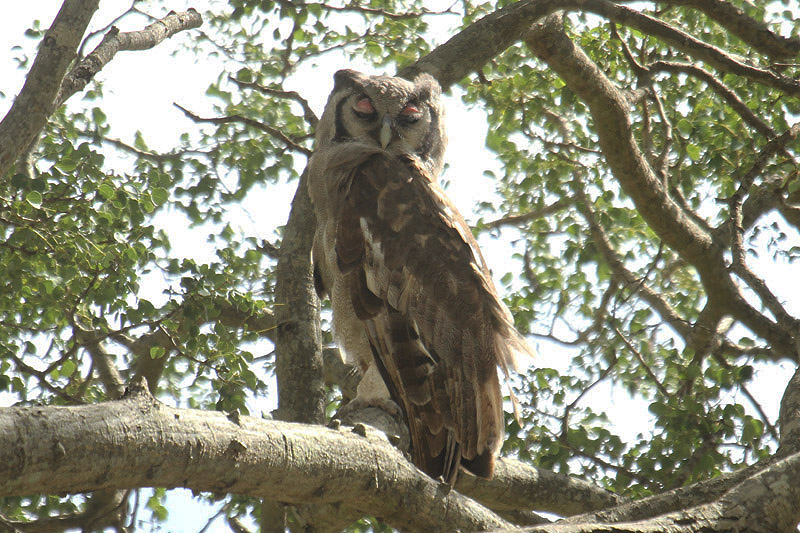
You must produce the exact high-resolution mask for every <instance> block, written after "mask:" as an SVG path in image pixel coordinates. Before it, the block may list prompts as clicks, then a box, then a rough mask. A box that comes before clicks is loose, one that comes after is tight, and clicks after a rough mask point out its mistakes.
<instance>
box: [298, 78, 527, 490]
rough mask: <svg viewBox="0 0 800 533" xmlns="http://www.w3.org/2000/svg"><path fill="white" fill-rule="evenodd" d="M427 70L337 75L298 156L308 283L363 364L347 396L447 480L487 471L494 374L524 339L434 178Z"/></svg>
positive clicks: (433, 97)
mask: <svg viewBox="0 0 800 533" xmlns="http://www.w3.org/2000/svg"><path fill="white" fill-rule="evenodd" d="M440 96H441V89H440V87H439V85H438V83H437V82H436V80H435V79H434V78H432V77H431V76H429V75H428V74H420V75H418V76H417V77H415V78H414V79H413V80H407V79H403V78H398V77H390V76H367V75H364V74H362V73H359V72H355V71H353V70H340V71H338V72H337V73H336V74H335V75H334V88H333V91H332V92H331V95H330V97H329V98H328V103H327V105H326V107H325V111H324V113H323V114H322V117H321V119H320V121H319V124H318V126H317V132H316V139H315V141H316V146H315V150H314V154H313V156H312V157H311V161H310V163H309V174H308V184H309V194H310V196H311V200H312V203H313V205H314V211H315V214H316V219H317V227H316V232H315V236H314V245H313V251H312V255H313V261H314V269H315V280H316V282H317V290H318V291H319V292H320V293H321V294H322V293H328V294H329V296H330V299H331V306H332V309H333V331H334V337H335V339H336V342H337V343H338V345H339V347H340V348H341V350H342V351H343V352H344V354H345V356H346V358H347V359H348V360H349V361H351V362H354V363H357V364H358V365H359V367H360V368H361V372H362V379H361V382H360V383H359V386H358V390H357V397H356V398H355V400H354V401H356V402H365V403H366V404H367V405H369V404H374V405H381V402H388V400H389V399H391V400H392V401H393V402H394V404H396V405H397V406H399V408H400V410H401V411H402V414H403V416H404V419H405V421H406V423H407V425H408V428H409V436H410V453H411V459H412V461H413V462H414V464H415V465H416V466H417V467H418V468H420V469H421V470H422V471H424V472H425V473H427V474H428V475H430V476H431V477H433V478H440V479H442V480H444V481H446V482H448V483H450V484H451V485H452V484H453V483H455V480H456V476H457V474H458V471H459V467H464V468H466V469H467V470H469V471H471V472H473V473H474V474H476V475H478V476H482V477H487V478H488V477H491V476H492V473H493V471H494V462H495V457H496V456H497V453H498V451H499V450H500V447H501V445H502V442H503V427H504V421H503V397H502V394H501V391H500V380H499V376H498V367H499V368H500V369H502V371H503V372H504V373H505V375H506V376H507V375H508V372H509V368H513V367H514V366H515V361H516V359H517V357H518V356H519V355H520V354H530V353H531V352H530V348H529V347H528V345H527V344H526V342H525V340H524V339H523V338H522V336H521V335H520V334H519V333H518V332H517V331H516V330H515V329H514V325H513V320H512V317H511V314H510V313H509V311H508V309H507V308H506V307H505V306H504V305H503V303H502V302H501V301H500V299H499V298H498V296H497V292H496V291H495V288H494V285H493V283H492V279H491V276H490V274H489V270H488V268H487V266H486V263H485V262H484V259H483V256H482V255H481V252H480V250H479V249H478V245H477V242H476V241H475V239H474V238H473V236H472V232H471V231H470V228H469V227H468V226H467V224H466V222H465V221H464V219H463V217H462V216H461V215H460V214H459V213H458V211H457V210H456V208H455V207H454V205H453V204H452V203H451V202H450V200H449V199H448V198H447V197H446V196H445V194H444V192H443V191H442V189H441V188H440V187H439V185H438V184H437V176H438V175H439V174H440V172H441V170H442V166H443V156H444V151H445V147H446V144H447V138H446V134H445V129H444V122H445V121H444V110H443V108H442V103H441V100H440Z"/></svg>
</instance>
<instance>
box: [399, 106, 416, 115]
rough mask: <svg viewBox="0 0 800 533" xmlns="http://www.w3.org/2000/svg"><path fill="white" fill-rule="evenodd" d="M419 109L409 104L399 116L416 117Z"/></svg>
mask: <svg viewBox="0 0 800 533" xmlns="http://www.w3.org/2000/svg"><path fill="white" fill-rule="evenodd" d="M419 112H420V111H419V108H418V107H417V106H415V105H413V104H409V105H407V106H405V107H404V108H403V110H402V111H401V112H400V114H401V115H416V114H417V113H419Z"/></svg>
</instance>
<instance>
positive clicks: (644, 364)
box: [613, 326, 672, 398]
mask: <svg viewBox="0 0 800 533" xmlns="http://www.w3.org/2000/svg"><path fill="white" fill-rule="evenodd" d="M613 330H614V333H616V334H617V336H618V337H619V338H620V340H621V341H622V342H623V343H624V344H625V346H627V347H628V349H629V350H630V351H631V352H633V354H634V355H635V356H636V358H637V359H638V360H639V363H641V365H642V368H644V371H645V373H646V374H647V375H648V377H649V378H650V379H652V380H653V382H654V383H655V384H656V387H657V388H658V390H659V391H660V392H661V394H663V395H664V396H666V397H667V398H671V397H672V395H671V394H670V393H669V391H668V390H667V388H666V387H665V386H664V384H663V383H661V381H659V379H658V377H657V376H656V374H655V372H653V370H652V369H651V368H650V366H649V365H648V364H647V362H646V361H645V360H644V356H642V354H641V352H639V350H637V349H636V347H635V346H634V345H633V343H631V341H630V340H628V338H627V337H626V336H625V335H623V334H622V332H621V331H620V330H619V328H617V326H613Z"/></svg>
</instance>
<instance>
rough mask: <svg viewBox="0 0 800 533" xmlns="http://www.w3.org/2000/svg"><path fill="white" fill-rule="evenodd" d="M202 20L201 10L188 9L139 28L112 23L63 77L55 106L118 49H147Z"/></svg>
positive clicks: (103, 65)
mask: <svg viewBox="0 0 800 533" xmlns="http://www.w3.org/2000/svg"><path fill="white" fill-rule="evenodd" d="M202 24H203V18H202V17H201V16H200V13H198V12H197V11H195V10H194V9H189V11H185V12H183V13H170V14H169V15H167V16H166V17H164V18H163V19H161V20H157V21H156V22H154V23H152V24H150V25H149V26H147V27H146V28H145V29H143V30H140V31H132V32H126V33H120V32H119V30H118V29H117V28H115V27H112V28H111V29H110V30H109V32H108V33H107V34H106V35H105V36H104V37H103V40H102V41H101V42H100V44H99V45H98V46H97V48H95V49H94V50H92V52H91V53H90V54H89V55H88V56H86V57H85V58H84V59H83V60H82V61H81V62H80V63H78V65H77V66H75V68H73V69H72V70H71V71H70V73H69V74H67V76H66V77H65V78H64V83H62V84H61V89H60V90H59V92H58V97H57V98H56V107H58V106H60V105H61V104H63V103H64V102H66V101H67V99H68V98H69V97H70V96H72V95H73V94H75V93H77V92H79V91H82V90H83V88H84V87H86V85H87V84H88V83H89V82H90V81H91V80H92V79H93V78H94V77H95V75H96V74H97V73H98V72H100V70H102V68H103V67H105V66H106V65H107V64H108V62H109V61H111V60H112V59H114V56H115V55H116V54H117V52H120V51H123V50H149V49H150V48H153V47H155V46H156V45H158V44H160V43H161V42H162V41H164V40H166V39H168V38H170V37H172V36H173V35H175V34H176V33H178V32H181V31H184V30H190V29H193V28H199V27H200V25H202Z"/></svg>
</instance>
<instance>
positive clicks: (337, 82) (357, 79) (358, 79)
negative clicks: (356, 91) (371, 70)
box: [333, 68, 364, 92]
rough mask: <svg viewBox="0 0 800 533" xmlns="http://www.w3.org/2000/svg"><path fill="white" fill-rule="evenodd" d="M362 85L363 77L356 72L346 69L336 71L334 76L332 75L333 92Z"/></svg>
mask: <svg viewBox="0 0 800 533" xmlns="http://www.w3.org/2000/svg"><path fill="white" fill-rule="evenodd" d="M363 85H364V75H363V74H362V73H360V72H358V71H356V70H352V69H349V68H346V69H342V70H338V71H336V74H334V75H333V90H334V92H336V91H340V90H342V89H347V88H354V87H362V86H363Z"/></svg>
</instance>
